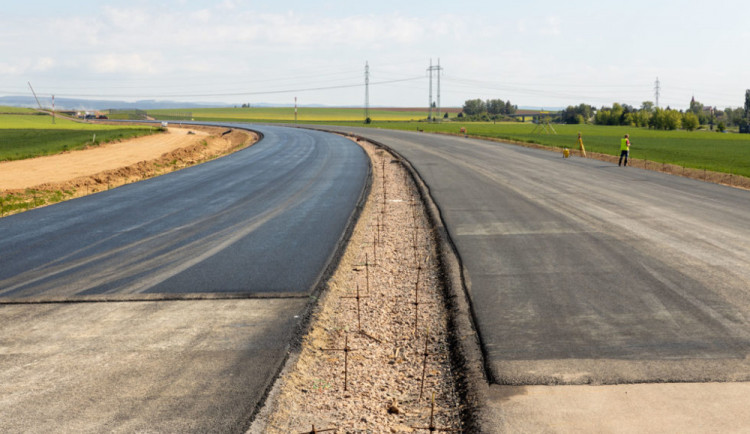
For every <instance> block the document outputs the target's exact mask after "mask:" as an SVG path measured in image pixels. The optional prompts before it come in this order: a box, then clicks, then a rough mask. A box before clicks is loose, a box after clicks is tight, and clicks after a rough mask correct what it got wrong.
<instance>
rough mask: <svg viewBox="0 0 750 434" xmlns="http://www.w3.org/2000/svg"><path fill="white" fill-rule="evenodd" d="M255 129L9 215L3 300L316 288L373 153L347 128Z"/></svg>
mask: <svg viewBox="0 0 750 434" xmlns="http://www.w3.org/2000/svg"><path fill="white" fill-rule="evenodd" d="M224 125H228V124H224ZM234 126H236V125H234ZM253 129H255V130H257V131H259V132H261V133H262V134H263V135H264V136H265V138H264V139H262V140H261V141H260V142H259V143H257V144H255V145H254V146H252V147H250V148H247V149H245V150H242V151H240V152H237V153H235V154H232V155H230V156H227V157H224V158H220V159H217V160H214V161H210V162H207V163H205V164H201V165H198V166H195V167H192V168H189V169H185V170H181V171H178V172H175V173H171V174H168V175H165V176H160V177H157V178H153V179H149V180H146V181H143V182H139V183H135V184H130V185H127V186H123V187H120V188H117V189H114V190H111V191H107V192H103V193H99V194H95V195H91V196H88V197H85V198H80V199H76V200H71V201H68V202H63V203H60V204H57V205H54V206H50V207H45V208H40V209H36V210H32V211H29V212H26V213H22V214H17V215H14V216H10V217H6V218H3V219H0V263H2V264H3V266H2V267H0V301H2V298H5V299H6V300H7V299H8V298H11V299H22V298H32V299H34V300H37V299H44V300H52V299H54V300H59V299H67V298H71V297H87V298H97V296H103V295H106V296H108V299H111V295H112V294H118V295H120V296H125V295H129V296H130V298H131V299H132V298H134V297H136V296H135V295H137V294H154V293H155V294H171V295H172V296H174V294H179V293H244V294H257V293H276V294H278V293H296V294H302V295H304V294H307V293H309V292H310V291H311V289H312V288H313V286H314V285H315V283H316V282H317V280H318V278H319V276H320V273H321V272H322V271H323V269H324V268H325V266H326V264H327V263H328V261H329V259H330V257H331V255H332V253H333V251H334V250H335V248H336V246H337V243H338V242H339V239H340V237H341V235H342V231H343V229H344V227H345V226H346V223H347V221H348V220H349V217H350V216H351V214H352V212H353V210H354V207H355V204H356V203H357V201H358V199H359V197H360V194H361V192H362V189H363V188H364V185H365V180H366V177H367V173H368V164H369V163H368V162H367V158H366V156H365V155H364V153H363V152H362V150H361V149H360V148H359V147H358V146H355V145H353V144H352V143H351V142H350V141H348V140H346V139H343V138H341V137H338V136H334V135H330V134H324V133H320V132H313V131H304V130H296V129H285V128H279V127H266V126H264V127H260V126H258V127H253ZM136 298H137V297H136Z"/></svg>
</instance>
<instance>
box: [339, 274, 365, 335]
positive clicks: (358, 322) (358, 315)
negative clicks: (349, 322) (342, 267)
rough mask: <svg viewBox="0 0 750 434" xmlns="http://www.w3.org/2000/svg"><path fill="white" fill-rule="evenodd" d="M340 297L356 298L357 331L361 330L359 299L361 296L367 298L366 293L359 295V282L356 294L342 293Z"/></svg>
mask: <svg viewBox="0 0 750 434" xmlns="http://www.w3.org/2000/svg"><path fill="white" fill-rule="evenodd" d="M341 298H353V299H356V300H357V332H362V319H361V316H360V309H359V301H360V300H361V299H363V298H368V296H366V295H359V284H358V285H357V295H355V296H351V295H344V296H341Z"/></svg>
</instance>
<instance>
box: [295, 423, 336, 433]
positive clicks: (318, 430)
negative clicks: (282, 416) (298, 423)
mask: <svg viewBox="0 0 750 434" xmlns="http://www.w3.org/2000/svg"><path fill="white" fill-rule="evenodd" d="M337 429H338V428H326V429H315V425H313V426H312V431H305V432H301V433H299V434H316V433H319V432H326V431H336V430H337Z"/></svg>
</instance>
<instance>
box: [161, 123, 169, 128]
mask: <svg viewBox="0 0 750 434" xmlns="http://www.w3.org/2000/svg"><path fill="white" fill-rule="evenodd" d="M167 125H169V123H167V122H162V123H161V126H162V127H164V128H166V127H167Z"/></svg>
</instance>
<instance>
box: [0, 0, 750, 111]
mask: <svg viewBox="0 0 750 434" xmlns="http://www.w3.org/2000/svg"><path fill="white" fill-rule="evenodd" d="M4 3H5V4H3V5H2V6H1V7H0V95H19V94H21V95H26V94H28V85H27V82H29V81H30V82H31V83H32V84H33V85H34V88H35V89H36V90H37V92H38V93H40V94H42V95H43V96H44V97H45V98H46V97H48V96H49V95H51V94H55V95H57V96H60V97H61V96H69V97H85V98H100V99H122V100H128V101H133V100H138V99H160V100H163V99H168V100H176V101H216V102H226V103H230V104H241V103H250V104H254V103H261V102H266V103H278V104H288V103H292V102H293V100H294V97H295V96H296V97H298V99H299V101H300V103H301V104H325V105H362V104H363V103H364V93H365V92H364V86H363V83H364V65H365V62H368V63H369V65H370V72H371V76H370V82H371V86H370V103H371V104H372V105H379V106H402V107H406V106H426V105H427V103H428V83H429V82H428V75H427V72H426V70H427V68H428V66H429V64H430V60H431V59H432V61H433V62H434V63H437V59H438V58H439V59H440V64H441V66H442V68H443V72H442V75H441V105H442V106H460V105H462V104H463V102H464V101H465V100H466V99H470V98H482V99H490V98H500V99H503V100H508V99H510V100H511V102H513V103H514V104H518V105H520V106H538V107H545V106H546V107H560V106H567V105H570V104H579V103H587V104H592V105H594V106H597V107H600V106H603V105H611V103H612V102H615V101H616V102H622V103H627V104H631V105H635V106H640V104H641V103H642V102H643V101H647V100H648V101H653V100H654V85H655V80H656V78H657V77H658V78H659V80H660V83H661V93H660V105H661V106H667V105H670V106H672V107H674V108H685V107H686V106H687V105H688V103H689V101H690V98H691V97H692V96H693V95H694V96H695V98H696V99H697V100H698V101H700V102H702V103H704V104H706V105H713V106H718V107H719V108H725V107H729V106H732V107H737V106H741V105H742V104H743V103H744V92H745V89H747V88H750V73H748V71H750V56H748V55H747V53H746V51H747V48H746V47H747V44H748V42H750V25H749V23H748V22H747V21H748V17H750V2H745V1H739V0H727V1H723V2H715V3H709V2H698V1H680V2H672V1H668V2H661V1H654V0H652V1H641V0H631V1H629V2H610V1H597V2H593V1H575V0H573V1H570V0H569V1H565V2H562V1H559V0H558V1H534V0H524V1H513V2H509V1H478V2H477V1H474V2H472V1H465V2H457V1H451V2H448V1H429V2H420V1H390V0H387V1H378V2H359V1H339V0H331V1H319V2H311V1H296V0H291V1H290V0H286V1H283V2H282V1H277V2H271V1H268V0H265V1H242V0H227V1H217V2H205V1H190V0H183V1H179V0H173V1H166V0H163V1H155V2H153V1H152V2H148V1H137V0H136V1H133V0H131V1H98V2H93V1H76V2H60V1H54V2H53V1H49V2H47V1H34V0H29V1H25V2H4ZM7 3H11V4H7ZM433 85H434V86H435V88H434V90H433V92H434V99H436V98H437V89H436V86H437V79H436V77H435V82H434V84H433Z"/></svg>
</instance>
